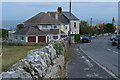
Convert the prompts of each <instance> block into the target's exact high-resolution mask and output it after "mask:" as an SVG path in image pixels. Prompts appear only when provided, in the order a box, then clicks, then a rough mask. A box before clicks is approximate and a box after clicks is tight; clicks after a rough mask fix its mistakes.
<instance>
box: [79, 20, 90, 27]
mask: <svg viewBox="0 0 120 80" xmlns="http://www.w3.org/2000/svg"><path fill="white" fill-rule="evenodd" d="M87 26H89V24H88V22H87V21H81V22H80V27H87Z"/></svg>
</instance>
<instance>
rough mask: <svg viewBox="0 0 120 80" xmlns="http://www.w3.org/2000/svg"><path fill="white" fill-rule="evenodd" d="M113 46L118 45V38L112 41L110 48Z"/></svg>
mask: <svg viewBox="0 0 120 80" xmlns="http://www.w3.org/2000/svg"><path fill="white" fill-rule="evenodd" d="M115 45H118V37H115V38H114V39H113V40H112V46H115Z"/></svg>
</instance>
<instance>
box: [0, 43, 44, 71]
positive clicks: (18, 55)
mask: <svg viewBox="0 0 120 80" xmlns="http://www.w3.org/2000/svg"><path fill="white" fill-rule="evenodd" d="M42 47H43V46H8V45H4V46H2V52H3V55H2V71H7V70H9V69H10V67H11V66H12V65H13V64H15V63H16V62H17V61H18V60H20V59H23V58H25V57H26V56H27V52H28V51H30V50H32V49H39V48H42Z"/></svg>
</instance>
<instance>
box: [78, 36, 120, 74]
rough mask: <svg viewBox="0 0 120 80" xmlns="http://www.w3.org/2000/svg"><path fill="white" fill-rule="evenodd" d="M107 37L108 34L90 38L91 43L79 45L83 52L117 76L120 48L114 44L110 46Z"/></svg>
mask: <svg viewBox="0 0 120 80" xmlns="http://www.w3.org/2000/svg"><path fill="white" fill-rule="evenodd" d="M109 38H110V37H109V36H106V37H97V38H95V39H92V42H91V43H82V44H80V46H81V48H82V49H83V50H84V52H85V53H86V54H87V55H88V56H90V57H91V58H92V59H93V60H95V61H96V62H98V63H99V64H101V65H103V66H104V67H106V68H108V70H111V71H112V72H113V73H114V74H115V75H117V76H118V72H119V71H118V62H120V59H119V58H120V53H119V52H120V51H119V50H120V49H117V48H116V46H111V41H110V40H109ZM118 56H119V58H118ZM118 59H119V61H118ZM119 67H120V65H119ZM119 70H120V69H119Z"/></svg>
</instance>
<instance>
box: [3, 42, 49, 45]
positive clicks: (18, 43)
mask: <svg viewBox="0 0 120 80" xmlns="http://www.w3.org/2000/svg"><path fill="white" fill-rule="evenodd" d="M2 45H3V46H4V45H8V46H47V44H37V43H20V42H9V41H8V42H7V41H6V42H2Z"/></svg>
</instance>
